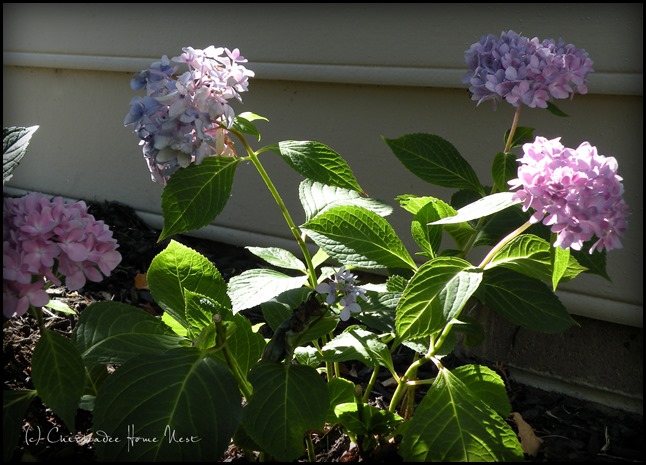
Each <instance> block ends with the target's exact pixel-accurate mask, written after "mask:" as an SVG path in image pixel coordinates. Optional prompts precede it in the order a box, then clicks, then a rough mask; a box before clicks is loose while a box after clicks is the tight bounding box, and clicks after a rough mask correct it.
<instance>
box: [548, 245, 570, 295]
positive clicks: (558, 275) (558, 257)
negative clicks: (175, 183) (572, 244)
mask: <svg viewBox="0 0 646 465" xmlns="http://www.w3.org/2000/svg"><path fill="white" fill-rule="evenodd" d="M550 252H551V254H550V255H551V258H552V260H551V261H552V289H554V291H556V287H557V286H558V284H559V281H560V280H561V279H562V278H563V276H565V273H566V272H567V270H568V268H569V264H570V249H569V248H567V249H562V248H560V247H552V249H551V251H550Z"/></svg>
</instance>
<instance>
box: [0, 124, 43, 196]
mask: <svg viewBox="0 0 646 465" xmlns="http://www.w3.org/2000/svg"><path fill="white" fill-rule="evenodd" d="M37 130H38V126H31V127H28V128H22V127H9V128H3V129H2V184H3V185H4V183H5V182H7V181H9V180H10V179H11V177H12V176H13V172H14V170H15V169H16V167H17V166H18V164H19V163H20V161H21V160H22V158H23V157H24V156H25V154H26V153H27V146H29V141H30V140H31V136H33V135H34V133H35V132H36V131H37Z"/></svg>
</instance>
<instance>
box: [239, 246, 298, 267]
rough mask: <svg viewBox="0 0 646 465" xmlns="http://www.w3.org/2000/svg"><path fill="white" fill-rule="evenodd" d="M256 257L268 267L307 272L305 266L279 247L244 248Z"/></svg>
mask: <svg viewBox="0 0 646 465" xmlns="http://www.w3.org/2000/svg"><path fill="white" fill-rule="evenodd" d="M245 248H246V249H247V250H248V251H249V252H251V253H252V254H254V255H255V256H256V257H260V258H262V259H263V260H264V261H266V262H267V263H269V264H270V265H274V266H278V267H280V268H286V269H289V270H298V271H307V269H306V268H305V265H304V264H303V262H302V261H301V260H299V259H298V258H297V257H296V256H295V255H294V254H293V253H291V252H290V251H289V250H285V249H281V248H279V247H245Z"/></svg>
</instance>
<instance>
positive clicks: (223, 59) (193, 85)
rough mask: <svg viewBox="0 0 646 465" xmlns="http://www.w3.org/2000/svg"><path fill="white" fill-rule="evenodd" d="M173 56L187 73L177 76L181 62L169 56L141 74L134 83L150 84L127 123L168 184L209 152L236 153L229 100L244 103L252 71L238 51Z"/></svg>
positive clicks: (156, 175)
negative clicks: (173, 175) (171, 178)
mask: <svg viewBox="0 0 646 465" xmlns="http://www.w3.org/2000/svg"><path fill="white" fill-rule="evenodd" d="M182 50H183V52H184V53H182V54H181V55H180V56H177V57H174V58H173V59H172V61H173V62H175V63H183V64H185V65H186V66H187V67H188V71H186V72H184V73H183V74H181V75H179V76H177V77H175V73H176V72H177V71H178V66H176V65H171V61H170V60H169V59H168V57H167V56H163V57H162V59H161V61H157V62H155V63H153V64H152V65H151V66H150V67H149V68H148V69H146V70H143V71H141V72H140V73H138V74H136V75H135V76H134V77H133V79H132V81H131V87H132V88H133V89H134V90H138V89H142V88H145V91H146V96H144V97H139V96H137V97H134V98H133V99H132V100H131V101H130V111H129V113H128V114H127V115H126V118H125V120H124V125H126V126H129V125H132V126H133V127H134V132H135V133H137V135H138V137H139V139H140V145H142V146H143V154H144V157H145V158H146V162H147V164H148V169H149V170H150V173H151V177H152V180H153V181H155V182H159V183H161V184H165V183H166V181H167V180H168V178H169V177H170V175H171V174H172V173H174V172H175V171H176V170H177V169H178V168H180V167H186V166H188V165H190V164H191V163H195V164H197V165H199V164H200V163H201V162H202V160H203V159H204V158H205V157H208V156H233V155H235V151H234V150H233V143H232V141H231V139H230V138H229V137H228V131H227V130H226V128H229V127H230V126H231V123H232V122H233V119H234V117H235V112H234V111H233V108H232V107H231V106H230V105H229V100H231V99H236V100H239V101H242V98H241V97H240V93H241V92H245V91H247V88H248V79H249V77H253V76H254V73H253V71H250V70H248V69H247V68H245V67H244V66H243V65H242V63H246V62H247V60H246V59H245V58H244V57H243V56H242V55H240V51H239V50H238V49H234V50H229V49H227V48H224V47H217V48H216V47H214V46H212V45H211V46H209V47H207V48H206V49H204V50H199V49H194V48H192V47H185V48H183V49H182Z"/></svg>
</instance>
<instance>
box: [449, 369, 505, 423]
mask: <svg viewBox="0 0 646 465" xmlns="http://www.w3.org/2000/svg"><path fill="white" fill-rule="evenodd" d="M451 372H452V373H453V374H454V375H455V376H456V377H457V378H458V379H459V380H460V381H462V382H463V383H464V384H465V386H467V387H468V388H469V390H470V391H471V393H472V394H474V395H475V397H477V398H478V399H480V400H481V401H483V402H484V403H485V404H487V405H488V406H489V407H491V408H492V409H493V410H494V411H495V412H496V413H497V414H498V415H500V416H501V417H503V418H507V417H508V416H509V415H510V414H511V403H510V402H509V397H508V396H507V389H506V388H505V382H504V381H503V380H502V378H501V377H500V375H498V373H496V372H495V371H493V370H492V369H491V368H488V367H486V366H482V365H464V366H461V367H458V368H455V369H453V370H452V371H451Z"/></svg>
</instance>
